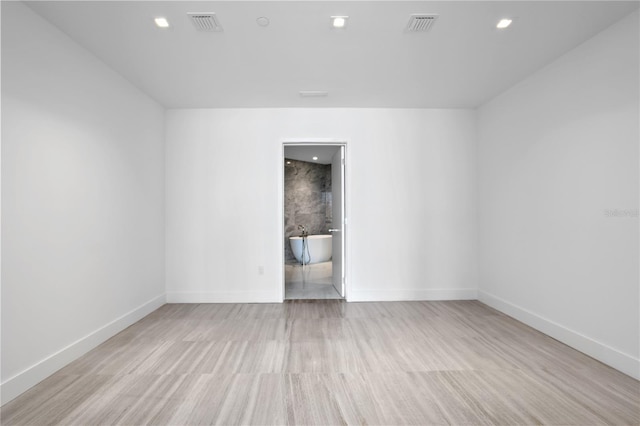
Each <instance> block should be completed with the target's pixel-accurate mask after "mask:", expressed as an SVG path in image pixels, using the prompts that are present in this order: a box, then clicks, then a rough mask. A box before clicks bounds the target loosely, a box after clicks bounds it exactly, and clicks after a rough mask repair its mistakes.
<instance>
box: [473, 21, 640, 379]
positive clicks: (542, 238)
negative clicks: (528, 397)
mask: <svg viewBox="0 0 640 426" xmlns="http://www.w3.org/2000/svg"><path fill="white" fill-rule="evenodd" d="M638 35H639V29H638V13H637V12H636V13H634V14H632V15H630V16H629V17H627V18H625V19H624V20H622V21H620V22H619V23H618V24H616V25H614V26H612V27H610V28H609V29H607V30H605V31H604V32H602V33H600V34H599V35H597V36H596V37H594V38H592V39H591V40H589V41H587V42H585V43H584V44H582V45H581V46H579V47H578V48H576V49H574V50H572V51H570V52H568V53H567V54H566V55H564V56H563V57H561V58H559V59H558V60H556V61H555V62H553V63H551V64H550V65H548V66H547V67H546V68H544V69H543V70H541V71H539V72H538V73H536V74H534V75H532V76H531V77H529V78H527V79H526V80H525V81H523V82H521V83H520V84H518V85H517V86H515V87H513V88H512V89H510V90H509V91H507V92H506V93H504V94H502V95H501V96H499V97H497V98H496V99H494V100H492V101H491V102H489V103H488V104H486V105H484V106H483V107H482V108H480V109H479V113H478V132H479V140H478V157H479V166H478V167H479V192H478V199H479V207H478V209H479V231H480V246H479V247H480V249H479V263H480V282H479V292H480V293H479V297H480V300H482V301H485V302H487V303H489V304H491V305H492V306H495V307H498V308H499V309H501V310H503V311H505V312H507V313H510V314H512V315H514V316H516V317H517V318H520V319H522V320H523V321H525V322H528V323H529V324H531V325H534V326H536V327H537V328H539V329H541V330H543V331H545V332H546V333H548V334H550V335H552V336H553V337H556V338H558V339H560V340H562V341H564V342H566V343H569V344H570V345H572V346H575V347H577V348H578V349H580V350H582V351H584V352H586V353H587V354H589V355H591V356H594V357H595V358H598V359H600V360H602V361H605V362H607V363H609V364H610V365H613V366H615V367H616V368H619V369H621V370H622V371H625V372H626V373H628V374H631V375H634V376H636V377H638V376H639V375H640V372H639V370H638V365H639V364H638V357H639V347H640V342H639V338H640V337H639V336H640V329H639V323H640V317H639V294H638V292H639V276H638V259H639V250H638V190H639V188H638V177H639V175H638V152H639V151H638V141H639V140H640V135H639V108H638V103H639V96H638V95H639V84H638V80H639V78H638V76H639V75H640V74H639V65H638V63H639V61H638V51H639V45H638V39H639V37H638Z"/></svg>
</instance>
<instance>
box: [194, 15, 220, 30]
mask: <svg viewBox="0 0 640 426" xmlns="http://www.w3.org/2000/svg"><path fill="white" fill-rule="evenodd" d="M187 15H188V16H189V18H190V19H191V23H193V26H194V27H196V30H198V31H222V25H220V22H219V21H218V18H217V17H216V14H215V13H187Z"/></svg>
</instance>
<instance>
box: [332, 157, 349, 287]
mask: <svg viewBox="0 0 640 426" xmlns="http://www.w3.org/2000/svg"><path fill="white" fill-rule="evenodd" d="M331 199H332V200H331V202H332V207H333V211H332V217H333V223H332V225H331V229H330V230H329V231H330V232H331V234H332V235H333V238H332V245H333V247H332V249H333V257H332V264H333V286H334V287H335V289H336V290H337V291H338V293H340V296H341V297H344V284H345V283H344V276H345V274H344V263H345V262H344V253H345V250H344V235H345V233H344V229H345V220H344V146H341V147H340V150H338V152H336V153H335V154H334V155H333V158H332V159H331Z"/></svg>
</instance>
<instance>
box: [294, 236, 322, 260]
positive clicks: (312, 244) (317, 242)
mask: <svg viewBox="0 0 640 426" xmlns="http://www.w3.org/2000/svg"><path fill="white" fill-rule="evenodd" d="M305 240H306V241H305V242H306V245H305V247H304V262H303V257H302V247H303V244H302V243H303V240H302V237H289V243H290V244H291V250H292V251H293V255H294V256H295V257H296V260H297V261H298V262H300V263H304V264H305V265H306V264H309V263H319V262H328V261H329V260H331V235H309V236H308V237H305ZM307 248H308V249H307Z"/></svg>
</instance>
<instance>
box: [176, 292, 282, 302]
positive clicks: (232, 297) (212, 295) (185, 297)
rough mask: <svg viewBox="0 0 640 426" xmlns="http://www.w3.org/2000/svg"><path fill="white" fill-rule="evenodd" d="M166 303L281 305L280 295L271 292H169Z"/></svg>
mask: <svg viewBox="0 0 640 426" xmlns="http://www.w3.org/2000/svg"><path fill="white" fill-rule="evenodd" d="M167 303H282V295H280V294H274V292H273V291H216V292H185V291H180V292H172V291H170V292H167Z"/></svg>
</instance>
